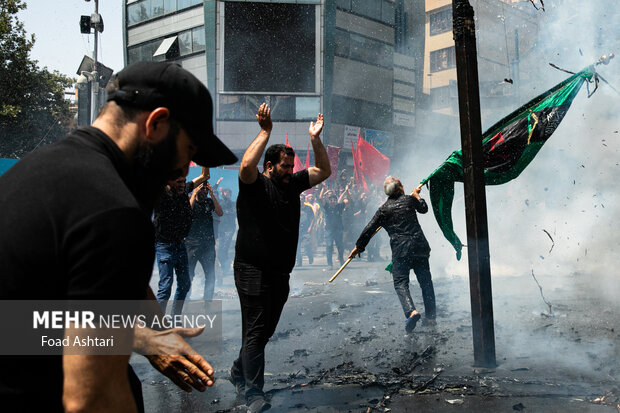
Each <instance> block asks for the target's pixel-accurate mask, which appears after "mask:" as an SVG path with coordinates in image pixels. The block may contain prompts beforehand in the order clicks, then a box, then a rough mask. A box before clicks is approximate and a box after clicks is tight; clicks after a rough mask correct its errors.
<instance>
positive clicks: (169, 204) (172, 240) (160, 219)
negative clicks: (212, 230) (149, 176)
mask: <svg viewBox="0 0 620 413" xmlns="http://www.w3.org/2000/svg"><path fill="white" fill-rule="evenodd" d="M193 190H194V182H192V181H189V182H187V183H186V184H185V189H183V192H182V193H180V194H177V193H176V192H173V191H171V190H170V189H169V188H166V190H165V191H164V194H163V196H162V198H161V200H160V202H159V204H158V205H157V206H156V207H155V216H154V218H153V224H154V225H155V241H156V242H163V243H166V244H180V243H181V242H183V239H184V238H185V237H186V236H187V234H189V230H190V228H191V226H192V207H191V206H190V205H189V194H190V193H191V192H192V191H193Z"/></svg>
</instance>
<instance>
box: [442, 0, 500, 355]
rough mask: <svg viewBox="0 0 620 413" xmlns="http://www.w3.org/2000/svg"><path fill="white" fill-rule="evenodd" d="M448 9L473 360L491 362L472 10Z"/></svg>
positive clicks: (463, 4)
mask: <svg viewBox="0 0 620 413" xmlns="http://www.w3.org/2000/svg"><path fill="white" fill-rule="evenodd" d="M452 13H453V35H454V47H455V53H456V73H457V81H458V93H459V117H460V124H461V146H462V150H463V184H464V187H465V213H466V221H467V255H468V260H469V290H470V295H471V317H472V333H473V339H474V364H475V365H476V366H484V367H495V366H496V360H495V332H494V328H493V301H492V295H491V268H490V262H489V261H490V258H489V238H488V228H487V210H486V198H485V187H484V160H483V157H482V126H481V121H480V95H479V87H478V62H477V52H476V32H475V26H474V9H473V8H472V7H471V5H470V4H469V1H468V0H453V2H452Z"/></svg>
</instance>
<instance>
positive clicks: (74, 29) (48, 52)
mask: <svg viewBox="0 0 620 413" xmlns="http://www.w3.org/2000/svg"><path fill="white" fill-rule="evenodd" d="M123 4H124V1H123V0H99V14H101V16H102V17H103V22H104V31H103V33H100V35H99V52H98V60H99V61H100V62H102V63H103V64H104V65H106V66H108V67H109V68H111V69H113V70H114V71H115V72H117V71H119V70H121V69H122V68H123V34H122V7H123ZM26 5H27V8H26V9H25V10H22V11H21V12H20V13H19V14H18V18H19V20H20V21H21V22H22V23H24V28H25V29H26V32H27V33H28V34H31V33H32V34H34V35H35V37H36V40H35V44H34V47H33V49H32V52H31V58H33V59H35V60H38V61H39V67H44V66H46V67H47V68H48V69H49V70H57V71H59V72H61V73H62V74H65V75H68V76H70V77H73V78H76V77H77V74H76V71H77V69H78V67H79V65H80V62H81V61H82V58H83V57H84V55H88V56H90V57H92V56H93V49H94V42H95V35H94V34H82V33H80V25H79V22H80V16H82V15H90V14H92V13H94V11H95V1H94V0H91V1H85V0H54V1H50V0H27V1H26Z"/></svg>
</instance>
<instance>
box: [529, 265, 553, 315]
mask: <svg viewBox="0 0 620 413" xmlns="http://www.w3.org/2000/svg"><path fill="white" fill-rule="evenodd" d="M532 278H534V281H536V285H538V289H539V290H540V296H541V297H542V299H543V301H544V302H545V304H547V306H548V307H549V314H545V313H542V314H541V315H542V316H550V317H553V309H552V307H551V303H550V302H549V301H547V299H546V298H545V295H544V294H543V289H542V287H541V286H540V284H539V283H538V280H537V279H536V276H535V275H534V270H532Z"/></svg>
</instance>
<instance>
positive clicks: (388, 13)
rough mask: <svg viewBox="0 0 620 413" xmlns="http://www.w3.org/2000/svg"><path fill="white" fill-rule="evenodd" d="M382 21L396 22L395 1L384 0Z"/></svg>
mask: <svg viewBox="0 0 620 413" xmlns="http://www.w3.org/2000/svg"><path fill="white" fill-rule="evenodd" d="M381 21H382V22H384V23H387V24H391V25H393V24H394V3H392V2H390V1H385V0H384V1H383V4H382V6H381Z"/></svg>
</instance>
